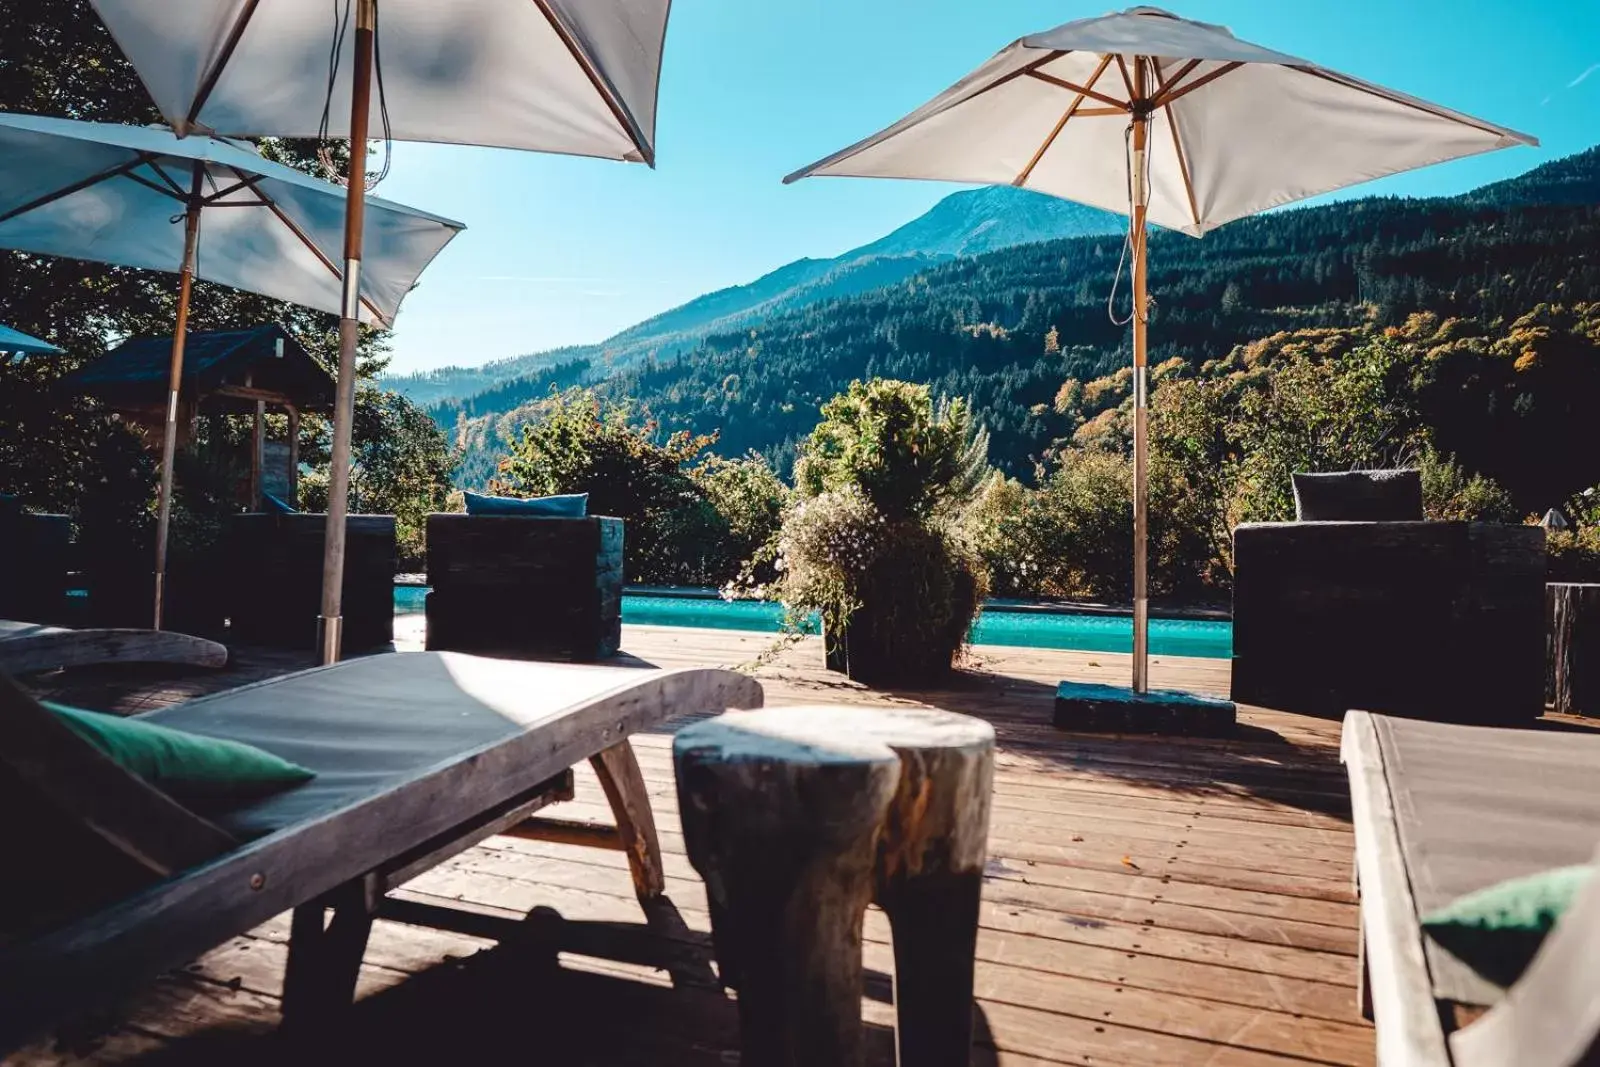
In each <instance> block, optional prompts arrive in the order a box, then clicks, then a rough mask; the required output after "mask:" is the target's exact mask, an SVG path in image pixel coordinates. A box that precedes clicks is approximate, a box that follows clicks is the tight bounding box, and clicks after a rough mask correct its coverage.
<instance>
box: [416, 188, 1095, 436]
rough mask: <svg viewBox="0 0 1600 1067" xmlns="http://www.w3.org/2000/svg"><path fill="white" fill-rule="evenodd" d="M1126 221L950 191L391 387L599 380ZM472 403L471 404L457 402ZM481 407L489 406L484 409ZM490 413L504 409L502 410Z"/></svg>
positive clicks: (469, 394) (1021, 196)
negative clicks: (714, 279) (758, 327)
mask: <svg viewBox="0 0 1600 1067" xmlns="http://www.w3.org/2000/svg"><path fill="white" fill-rule="evenodd" d="M1121 228H1122V220H1121V219H1120V218H1119V217H1118V216H1116V215H1112V214H1110V213H1109V212H1105V211H1101V210H1099V209H1098V208H1092V207H1086V206H1084V205H1083V204H1074V203H1071V202H1069V201H1066V200H1060V199H1057V198H1056V197H1053V196H1046V195H1044V194H1043V193H1036V192H1033V191H1031V190H1028V189H1013V188H1010V187H997V188H984V189H966V190H963V191H961V192H959V193H951V194H950V195H949V196H947V197H945V198H944V199H942V200H940V201H939V202H938V203H937V204H935V205H934V206H933V207H931V208H929V209H928V210H927V211H925V212H924V213H923V214H921V215H919V216H918V217H916V218H914V219H912V220H911V221H910V222H908V223H906V224H905V225H904V226H900V227H898V228H897V229H895V230H893V231H892V232H890V233H888V234H885V235H884V236H883V237H880V238H878V239H877V240H876V241H871V242H869V243H867V244H864V245H862V246H860V247H859V248H852V249H850V250H849V251H847V252H842V253H840V254H839V255H837V256H834V257H833V258H831V259H797V260H795V261H794V262H792V263H786V264H784V265H783V266H781V267H779V268H777V269H776V270H773V271H768V272H767V273H766V274H763V275H762V276H761V277H759V278H757V279H756V280H755V281H753V282H749V283H748V284H745V285H732V286H729V287H727V288H726V289H718V290H716V291H715V292H711V293H706V294H704V295H703V296H698V297H696V298H695V299H693V300H690V301H689V302H687V303H685V304H681V305H679V306H678V307H675V308H672V309H670V310H668V311H664V312H662V313H661V314H659V315H654V316H652V317H650V318H648V319H646V320H645V321H643V322H640V323H636V324H635V325H633V326H630V327H628V328H627V329H626V330H623V331H621V332H620V333H617V334H614V335H612V336H611V337H608V338H606V339H605V340H604V341H601V342H600V343H598V344H592V345H574V346H571V347H568V348H561V349H556V350H554V351H550V352H540V353H534V354H532V355H526V356H516V357H513V358H511V359H502V360H495V361H494V362H492V363H486V364H483V365H482V366H478V367H454V366H452V367H442V368H440V369H438V370H432V371H423V372H421V373H418V374H408V375H401V376H398V377H394V378H390V379H388V380H387V381H386V382H385V384H386V385H388V386H389V387H391V388H394V389H397V390H399V391H400V392H401V393H404V394H405V395H406V396H408V397H410V398H411V399H412V400H414V401H416V402H417V403H419V404H441V403H444V402H446V401H450V400H463V401H464V400H470V399H471V398H473V397H475V396H477V395H478V394H480V393H484V392H487V391H490V390H495V389H498V388H499V387H500V386H502V385H505V384H508V383H511V382H514V381H515V380H517V379H519V378H523V377H543V376H545V375H547V374H548V373H549V370H550V368H552V367H554V366H556V365H558V364H563V363H570V362H572V361H573V360H578V359H582V360H588V361H589V362H590V363H591V365H592V368H593V373H594V374H596V375H605V374H607V373H610V372H611V371H612V370H613V369H616V368H625V367H629V366H632V365H634V364H637V363H639V362H640V361H642V360H644V359H646V358H648V357H651V356H657V357H661V356H672V355H676V354H677V353H679V352H681V351H684V350H687V349H690V348H693V347H695V346H696V345H698V344H699V343H700V342H701V341H702V340H703V339H704V338H705V337H706V336H707V335H708V334H713V333H717V332H726V331H728V330H732V329H740V328H744V327H746V326H749V325H751V324H753V323H756V322H759V321H762V320H764V319H767V318H770V317H772V316H774V315H778V314H781V313H783V312H786V311H795V310H798V309H801V308H804V307H806V306H808V305H810V304H815V303H817V302H819V301H823V300H829V299H835V298H840V297H847V296H853V295H854V294H856V293H864V292H867V291H868V290H870V289H877V288H879V287H881V286H885V285H893V284H895V283H896V282H900V281H904V280H905V279H906V278H909V277H911V276H912V275H914V274H918V273H920V272H922V271H925V270H928V269H929V268H931V267H934V266H937V265H938V264H940V263H944V262H947V261H949V260H951V259H954V258H956V257H957V256H975V255H980V254H982V253H984V252H992V251H995V250H996V249H1000V248H1008V247H1010V246H1012V245H1018V244H1025V243H1027V242H1029V241H1047V240H1050V239H1052V238H1057V237H1081V236H1085V235H1089V234H1106V233H1115V232H1118V231H1119V230H1121ZM460 406H462V407H466V406H468V405H460ZM479 410H490V409H487V408H483V406H482V405H481V404H480V405H479ZM493 410H499V411H504V410H506V409H505V408H497V409H493Z"/></svg>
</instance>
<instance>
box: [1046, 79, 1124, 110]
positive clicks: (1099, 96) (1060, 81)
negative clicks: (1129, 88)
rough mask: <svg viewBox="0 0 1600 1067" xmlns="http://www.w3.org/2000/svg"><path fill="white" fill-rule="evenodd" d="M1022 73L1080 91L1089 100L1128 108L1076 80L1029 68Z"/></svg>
mask: <svg viewBox="0 0 1600 1067" xmlns="http://www.w3.org/2000/svg"><path fill="white" fill-rule="evenodd" d="M1024 73H1026V74H1027V75H1028V77H1030V78H1038V79H1039V80H1040V81H1042V82H1049V83H1050V84H1051V85H1054V86H1057V87H1059V88H1062V89H1066V90H1068V91H1070V92H1074V93H1082V94H1083V95H1084V96H1087V97H1088V98H1089V99H1090V100H1098V101H1100V102H1101V103H1102V104H1109V105H1110V106H1111V107H1115V108H1120V109H1121V110H1123V111H1127V110H1128V105H1127V104H1125V103H1124V102H1123V101H1121V100H1118V99H1116V98H1115V97H1111V96H1107V95H1105V94H1104V93H1097V92H1095V91H1094V90H1093V89H1090V88H1089V87H1088V86H1086V85H1079V84H1077V83H1076V82H1069V81H1067V80H1066V79H1065V78H1058V77H1056V76H1055V75H1054V74H1046V73H1045V72H1044V71H1042V70H1030V71H1025V72H1024Z"/></svg>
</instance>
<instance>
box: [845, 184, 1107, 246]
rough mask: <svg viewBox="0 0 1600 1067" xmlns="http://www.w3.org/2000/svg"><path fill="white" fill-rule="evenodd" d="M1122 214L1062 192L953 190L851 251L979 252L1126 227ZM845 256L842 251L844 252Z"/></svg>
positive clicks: (995, 188) (1002, 187) (989, 187)
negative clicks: (1077, 200)
mask: <svg viewBox="0 0 1600 1067" xmlns="http://www.w3.org/2000/svg"><path fill="white" fill-rule="evenodd" d="M1126 225H1127V224H1126V223H1125V222H1124V221H1123V218H1122V216H1120V215H1113V214H1112V213H1111V212H1109V211H1101V210H1100V209H1099V208H1093V207H1089V206H1087V205H1085V204H1078V203H1074V202H1073V201H1071V200H1062V199H1060V198H1059V197H1054V196H1048V195H1046V194H1044V193H1036V192H1034V191H1033V190H1032V189H1014V188H1012V187H1011V186H1009V185H986V186H982V187H980V188H977V189H963V190H961V191H960V192H956V193H951V194H950V195H949V196H947V197H945V198H944V199H943V200H941V201H939V202H938V203H937V204H935V205H933V207H931V208H929V209H928V211H927V212H926V213H925V214H923V215H920V216H919V217H917V218H915V219H912V220H911V221H910V222H908V223H906V224H905V225H904V226H901V227H900V228H899V229H897V230H894V231H893V232H891V233H889V234H887V235H886V236H884V237H880V238H879V239H878V240H876V241H873V242H872V243H871V244H868V245H863V246H862V247H860V248H858V249H855V250H854V251H853V252H847V253H845V255H847V256H855V257H861V256H871V255H877V256H895V255H909V254H913V253H921V254H923V255H947V256H975V255H981V254H982V253H984V252H993V251H996V250H998V249H1001V248H1010V247H1012V246H1013V245H1020V244H1029V243H1031V242H1034V241H1051V240H1055V239H1056V238H1060V237H1087V236H1092V235H1096V234H1113V233H1120V232H1122V230H1123V228H1124V227H1125V226H1126ZM841 258H843V257H841Z"/></svg>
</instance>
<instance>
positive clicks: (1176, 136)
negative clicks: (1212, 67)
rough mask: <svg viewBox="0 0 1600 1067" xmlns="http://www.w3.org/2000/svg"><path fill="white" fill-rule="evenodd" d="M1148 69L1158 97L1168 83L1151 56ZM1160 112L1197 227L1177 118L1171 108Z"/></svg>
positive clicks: (1187, 167) (1158, 64)
mask: <svg viewBox="0 0 1600 1067" xmlns="http://www.w3.org/2000/svg"><path fill="white" fill-rule="evenodd" d="M1191 62H1195V61H1191ZM1150 67H1151V69H1152V70H1154V71H1155V72H1156V96H1157V97H1159V96H1161V94H1162V93H1165V92H1166V91H1167V89H1168V88H1169V85H1168V83H1167V82H1166V80H1165V79H1164V78H1163V77H1162V76H1161V60H1159V59H1157V58H1156V57H1154V56H1151V57H1150ZM1189 69H1193V68H1189ZM1182 73H1183V72H1182V71H1180V72H1179V76H1180V77H1181V76H1182ZM1174 80H1176V79H1174ZM1161 110H1162V111H1164V112H1165V113H1166V116H1167V129H1168V130H1171V131H1172V150H1173V152H1174V153H1176V154H1177V157H1178V173H1179V174H1181V175H1182V176H1183V191H1184V193H1186V194H1187V195H1188V197H1189V217H1190V218H1192V219H1194V224H1195V225H1196V226H1198V225H1200V208H1199V205H1198V204H1197V203H1196V202H1195V198H1194V182H1193V181H1192V180H1191V179H1190V176H1189V157H1188V154H1187V153H1186V152H1184V150H1183V135H1182V134H1180V133H1179V132H1178V116H1177V115H1175V114H1174V113H1173V111H1172V108H1171V107H1168V106H1167V105H1165V104H1163V105H1162V107H1161Z"/></svg>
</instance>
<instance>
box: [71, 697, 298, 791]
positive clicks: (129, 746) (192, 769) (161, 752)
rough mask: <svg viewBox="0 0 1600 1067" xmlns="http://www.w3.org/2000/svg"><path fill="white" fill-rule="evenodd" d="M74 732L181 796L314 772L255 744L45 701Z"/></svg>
mask: <svg viewBox="0 0 1600 1067" xmlns="http://www.w3.org/2000/svg"><path fill="white" fill-rule="evenodd" d="M45 707H47V708H49V709H50V710H51V711H53V712H54V713H55V714H56V717H57V718H59V719H60V720H61V721H62V722H63V723H65V724H66V725H67V726H68V727H69V728H71V730H72V732H73V733H75V734H77V735H78V736H79V737H81V738H83V739H84V740H85V741H87V742H89V744H91V745H93V746H94V747H95V748H98V749H99V750H100V751H101V752H103V753H105V755H106V756H108V757H110V759H111V760H112V761H114V762H115V763H117V764H119V765H120V766H122V767H124V768H126V769H127V770H129V771H131V772H133V773H134V774H136V775H138V776H139V777H140V778H143V779H144V780H145V781H146V782H149V783H150V784H151V785H153V786H155V787H156V788H157V789H160V790H161V791H162V792H163V793H166V794H167V795H169V796H171V797H174V798H176V799H179V800H184V799H195V800H203V799H215V800H235V799H237V800H244V799H249V798H251V797H260V796H266V795H268V794H270V793H276V792H279V791H281V790H284V789H287V788H289V787H290V786H295V785H299V784H300V783H302V782H306V781H309V780H310V779H312V778H315V777H316V774H315V772H313V771H310V770H307V769H306V768H304V767H302V766H300V765H299V764H297V763H290V762H289V761H288V760H286V759H280V758H279V757H277V756H274V755H273V754H272V753H270V752H265V751H263V750H261V749H259V748H256V747H255V746H253V745H246V744H241V743H240V742H238V741H228V740H225V739H223V738H219V737H206V736H204V735H202V734H191V733H187V732H185V731H183V730H174V729H172V728H171V727H168V726H158V725H156V724H155V723H152V722H141V721H139V720H138V719H124V718H121V717H120V716H117V715H105V714H102V713H100V712H96V711H80V710H79V709H77V708H68V707H63V706H62V705H60V704H51V703H48V702H46V703H45Z"/></svg>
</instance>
